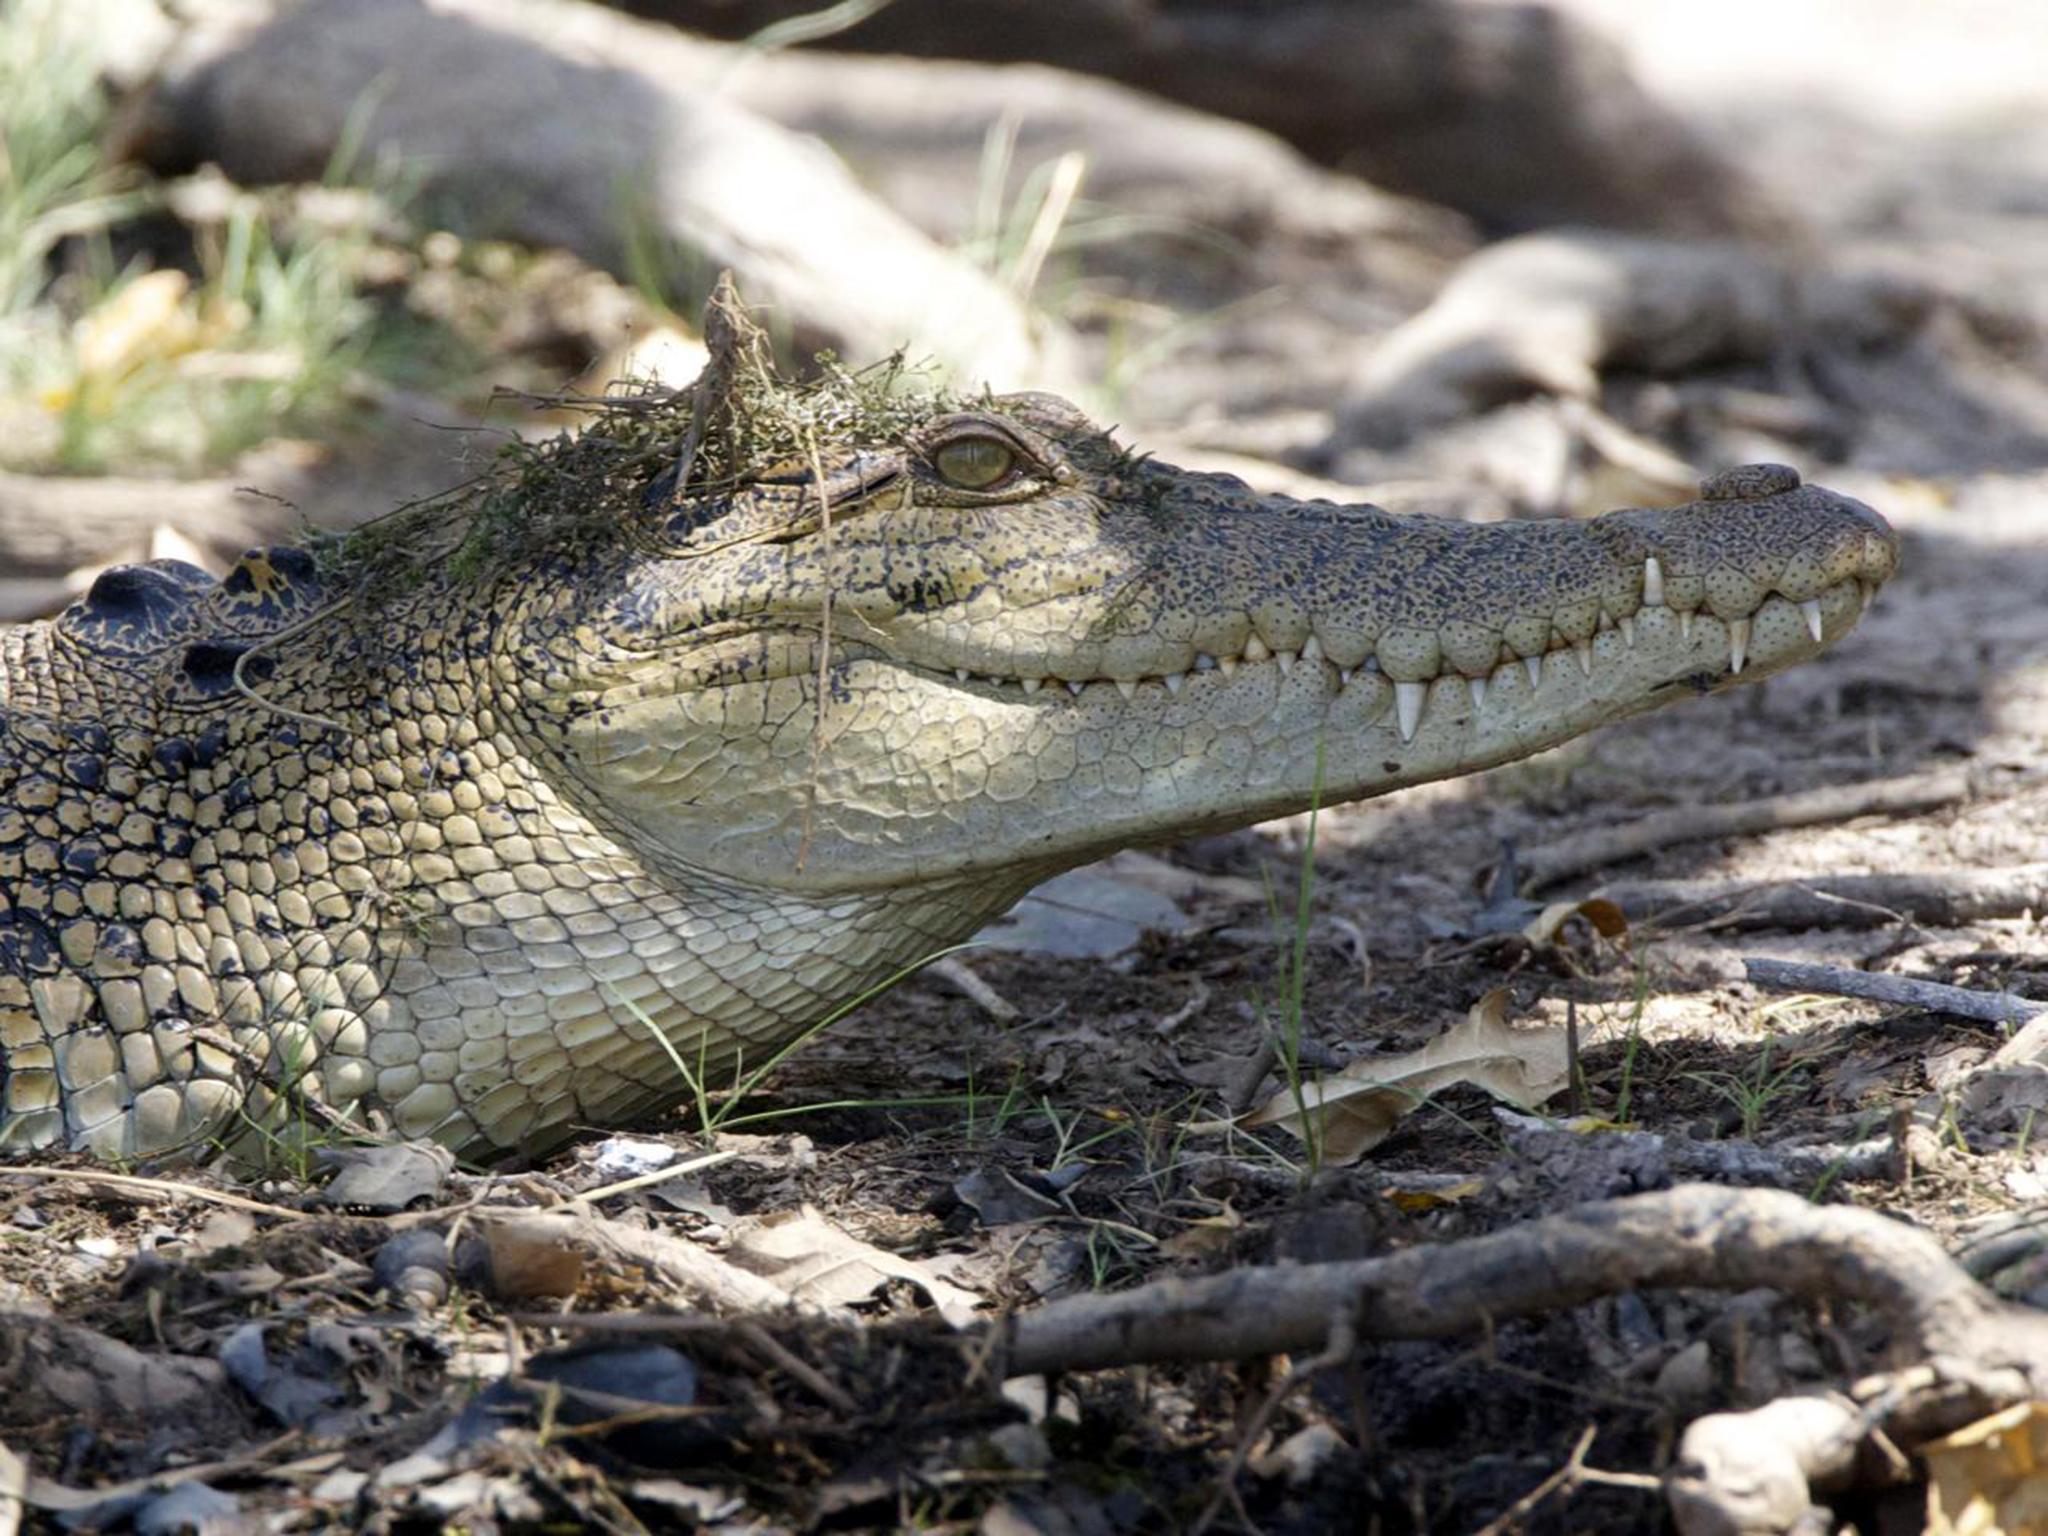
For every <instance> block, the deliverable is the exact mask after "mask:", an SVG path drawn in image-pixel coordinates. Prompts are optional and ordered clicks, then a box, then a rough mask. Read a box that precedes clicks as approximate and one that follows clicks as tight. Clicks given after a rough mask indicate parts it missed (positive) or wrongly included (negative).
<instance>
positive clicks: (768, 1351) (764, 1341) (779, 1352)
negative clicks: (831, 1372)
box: [735, 1322, 860, 1418]
mask: <svg viewBox="0 0 2048 1536" xmlns="http://www.w3.org/2000/svg"><path fill="white" fill-rule="evenodd" d="M735 1331H736V1332H737V1333H738V1334H739V1336H740V1337H741V1338H743V1339H745V1340H746V1341H747V1343H749V1344H751V1345H752V1346H753V1347H754V1349H755V1350H757V1351H758V1352H759V1353H761V1354H763V1355H765V1356H767V1357H768V1360H769V1362H770V1363H771V1364H773V1365H775V1366H777V1367H779V1368H780V1369H781V1370H782V1371H784V1372H785V1373H786V1374H788V1375H790V1376H792V1377H794V1378H795V1379H796V1380H797V1381H798V1382H800V1383H802V1385H803V1386H804V1387H806V1388H807V1389H809V1391H810V1393H811V1395H812V1396H813V1397H815V1398H817V1399H818V1400H819V1401H820V1402H823V1403H826V1404H828V1405H830V1406H831V1407H834V1408H837V1409H838V1410H839V1411H840V1412H841V1413H843V1414H845V1415H846V1416H847V1417H848V1418H856V1417H858V1416H859V1414H860V1404H859V1403H857V1402H855V1401H854V1400H853V1399H852V1398H851V1397H850V1396H848V1395H847V1393H846V1391H845V1389H844V1388H842V1387H841V1386H840V1385H839V1384H838V1383H837V1382H835V1381H833V1380H832V1379H831V1378H830V1377H828V1376H826V1375H825V1374H824V1373H823V1372H822V1371H820V1370H819V1369H818V1368H817V1367H816V1366H814V1365H812V1364H811V1363H810V1362H809V1361H808V1360H805V1359H803V1358H801V1357H800V1356H798V1355H796V1354H794V1353H792V1352H791V1351H790V1350H789V1349H787V1348H786V1347H784V1345H783V1344H782V1342H781V1341H780V1340H779V1339H777V1338H776V1337H775V1335H773V1334H772V1333H770V1332H769V1331H768V1330H767V1329H766V1328H763V1327H762V1326H761V1325H760V1324H759V1323H751V1322H742V1323H741V1324H740V1325H739V1327H738V1328H737V1329H736V1330H735Z"/></svg>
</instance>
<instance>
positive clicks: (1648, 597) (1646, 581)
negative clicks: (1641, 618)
mask: <svg viewBox="0 0 2048 1536" xmlns="http://www.w3.org/2000/svg"><path fill="white" fill-rule="evenodd" d="M1643 601H1644V602H1646V603H1661V602H1663V601H1664V567H1663V566H1661V565H1659V564H1658V563H1657V557H1656V556H1655V555H1652V556H1650V557H1649V559H1647V560H1645V561H1644V562H1643Z"/></svg>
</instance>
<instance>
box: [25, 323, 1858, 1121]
mask: <svg viewBox="0 0 2048 1536" xmlns="http://www.w3.org/2000/svg"><path fill="white" fill-rule="evenodd" d="M713 318H714V321H717V320H718V319H719V314H718V312H716V311H715V312H714V317H713ZM711 330H712V331H713V333H714V341H715V346H714V361H713V364H712V367H711V369H710V370H708V371H707V374H706V376H705V378H704V379H703V380H700V382H699V385H698V386H697V388H696V390H695V391H694V392H693V393H692V394H691V395H690V397H689V398H688V399H687V401H685V402H683V403H680V404H677V405H676V406H674V408H673V409H672V410H670V411H669V414H668V415H667V416H666V417H664V416H662V415H661V413H660V412H659V411H650V412H643V413H642V414H640V415H621V416H620V417H618V418H616V419H615V420H612V421H610V422H609V424H608V423H607V422H600V423H599V424H598V425H597V426H595V427H593V429H592V431H591V432H590V433H586V434H585V438H584V439H583V440H582V441H581V442H580V443H579V444H576V445H570V446H568V447H564V448H561V449H559V450H555V451H553V452H551V453H550V454H543V455H541V456H540V457H539V458H538V459H537V460H535V461H533V462H531V463H529V464H527V465H526V466H525V467H524V468H523V469H522V470H520V471H519V472H518V473H516V474H513V475H512V476H511V477H510V478H507V479H503V480H502V481H500V482H497V483H494V485H493V486H492V487H491V488H489V489H488V491H487V492H485V493H483V494H482V495H480V496H478V497H472V498H471V499H470V500H469V501H467V502H465V503H464V504H463V505H462V507H461V508H460V509H459V514H460V515H459V516H458V515H456V514H455V513H451V512H448V511H447V510H446V509H443V510H442V511H441V512H440V513H437V514H436V515H435V516H433V517H429V516H427V515H426V514H425V513H419V514H415V515H414V516H412V517H411V518H410V519H405V518H401V519H400V520H399V521H398V523H397V524H396V525H395V528H394V530H393V531H391V532H390V533H389V536H388V538H387V539H386V541H385V543H384V544H382V545H377V544H374V543H370V542H365V541H364V540H357V541H354V542H352V543H351V544H349V545H347V546H345V547H341V548H339V549H293V548H286V549H275V550H265V551H253V552H251V553H250V554H249V555H248V556H246V557H245V558H244V559H243V560H242V561H241V562H240V563H239V564H238V565H237V566H236V568H235V569H234V570H233V571H232V572H231V573H230V574H229V575H228V576H227V577H226V578H225V579H224V580H223V581H220V582H218V583H216V582H213V581H211V580H210V579H209V578H207V577H206V576H205V575H204V574H203V573H201V572H199V571H197V570H196V569H194V568H191V567H186V566H179V565H176V564H170V563H159V564H156V565H151V566H141V567H124V568H121V569H117V570H113V571H109V572H107V573H106V574H104V575H102V576H101V577H100V578H99V580H98V581H97V582H96V583H95V584H94V586H93V588H92V590H91V591H90V593H89V594H88V595H87V596H85V597H84V598H83V599H81V600H80V601H79V602H78V603H76V604H74V605H73V606H72V607H71V608H70V609H69V610H67V611H66V612H65V613H64V614H63V615H61V616H60V617H59V618H57V619H55V620H53V621H51V622H50V623H47V624H41V625H31V626H26V627H23V628H17V629H13V630H9V631H4V632H0V1057H4V1068H0V1074H4V1081H0V1143H4V1145H6V1146H8V1147H12V1148H17V1149H36V1148H76V1149H83V1150H88V1151H91V1152H95V1153H98V1154H101V1155H105V1156H111V1157H153V1156H161V1155H166V1154H174V1153H179V1154H189V1153H191V1152H194V1151H199V1150H204V1149H205V1148H206V1147H208V1146H210V1145H213V1144H216V1143H218V1142H220V1141H222V1140H227V1139H232V1138H233V1137H234V1136H235V1135H237V1134H238V1132H239V1131H240V1130H244V1129H246V1128H247V1127H250V1126H264V1125H275V1124H277V1123H279V1122H280V1121H284V1120H287V1119H289V1117H291V1116H292V1115H294V1114H303V1113H306V1112H307V1111H308V1110H309V1109H310V1110H316V1111H317V1112H319V1113H321V1114H324V1115H327V1116H339V1117H342V1118H346V1119H351V1120H356V1121H363V1122H366V1123H372V1124H374V1123H380V1122H381V1123H387V1124H389V1125H391V1126H393V1127H395V1128H396V1129H397V1130H399V1131H401V1132H403V1133H405V1134H408V1135H426V1136H433V1137H437V1138H439V1139H441V1140H443V1141H444V1142H447V1143H448V1144H450V1145H452V1146H455V1147H457V1148H459V1149H461V1150H464V1151H466V1152H469V1153H473V1154H476V1155H479V1156H486V1157H488V1156H496V1155H504V1154H507V1153H512V1152H532V1151H535V1150H538V1149H540V1148H543V1147H545V1146H547V1145H549V1144H551V1143H554V1142H558V1141H560V1140H561V1139H563V1138H565V1137H566V1136H568V1135H570V1134H573V1132H574V1131H575V1130H576V1129H577V1128H579V1127H582V1126H587V1125H593V1124H599V1125H601V1124H616V1123H619V1122H622V1121H626V1120H629V1119H631V1118H633V1117H636V1116H641V1115H645V1114H647V1113H649V1112H651V1111H654V1110H657V1109H659V1108H661V1107H663V1106H664V1105H667V1104H672V1103H674V1102H676V1101H678V1100H680V1099H682V1098H684V1097H685V1096H686V1089H685V1081H684V1074H683V1073H682V1072H681V1071H680V1070H679V1064H681V1065H682V1066H687V1067H688V1068H689V1069H690V1070H691V1071H703V1072H708V1073H710V1074H711V1077H712V1080H713V1082H714V1083H717V1082H719V1081H721V1080H723V1079H722V1074H726V1073H730V1072H732V1071H733V1070H734V1069H735V1063H736V1062H737V1063H740V1064H743V1065H744V1064H749V1063H757V1062H759V1061H761V1060H763V1059H764V1058H765V1057H766V1056H767V1055H768V1054H769V1053H770V1052H772V1051H773V1050H774V1049H775V1048H776V1047H777V1046H778V1045H779V1044H781V1043H784V1042H786V1041H788V1040H790V1039H791V1038H792V1037H794V1036H795V1035H797V1034H798V1033H800V1032H801V1031H803V1030H805V1029H806V1028H808V1027H810V1026H812V1025H813V1024H815V1023H816V1022H818V1021H819V1020H820V1019H823V1018H825V1017H826V1016H828V1015H830V1014H831V1013H832V1012H833V1011H834V1010H835V1009H838V1008H841V1007H842V1006H844V1005H845V1004H846V1003H848V1002H849V1001H850V1000H852V999H854V998H856V997H858V996H860V995H862V994H863V993H864V992H866V991H867V990H869V989H870V988H872V987H874V986H875V985H876V984H877V983H879V982H880V981H882V980H884V979H886V978H887V977H889V976H890V975H892V974H894V973H896V972H898V971H900V970H902V969H903V968H905V967H908V966H911V965H914V964H915V963H916V962H918V961H919V960H921V959H924V958H927V957H929V956H930V955H932V954H933V953H934V952H936V951H938V950H940V949H941V948H943V947H944V946H946V945H948V944H950V943H953V942H956V941H958V940H960V939H962V938H964V937H965V936H967V935H969V934H971V933H972V932H973V931H974V930H976V929H977V928H978V927H979V926H981V925H982V924H983V923H984V922H986V921H987V920H988V919H989V918H991V917H992V916H994V915H995V914H997V913H999V912H1001V911H1002V910H1003V909H1005V908H1006V907H1007V906H1008V905H1009V904H1010V903H1011V902H1013V901H1014V900H1015V899H1016V898H1017V897H1018V896H1019V895H1020V894H1022V893H1023V892H1024V891H1025V890H1027V889H1028V888H1029V887H1030V886H1031V885H1033V884H1034V883H1036V882H1037V881H1039V880H1041V879H1043V878H1045V877H1046V876H1048V875H1050V874H1052V873H1054V872H1057V871H1059V870H1061V869H1064V868H1068V867H1071V866H1073V865H1076V864H1079V863H1081V862H1083V861H1085V860H1088V859H1091V858H1094V857H1097V856H1099V855H1100V854H1102V853H1104V852H1105V851H1107V850H1110V849H1113V848H1116V847H1120V846H1125V845H1128V844H1131V843H1134V842H1143V841H1162V840H1166V839H1170V838H1173V837H1176V836H1182V835H1186V834H1189V833H1194V832H1198V831H1202V830H1205V829H1214V828H1221V827H1228V826H1236V825H1243V824H1246V823H1249V822H1252V821H1255V820H1258V819H1261V818H1265V817H1269V816H1273V815H1276V814H1282V813H1286V812H1289V811H1293V810H1297V809H1300V808H1302V807H1304V806H1305V805H1306V804H1308V803H1309V801H1310V800H1311V798H1313V797H1317V796H1320V798H1321V799H1322V800H1323V801H1325V802H1331V801H1336V800H1341V799H1349V798H1357V797H1362V796H1366V795H1373V794H1378V793H1382V792H1384V791H1386V790H1389V789H1393V788H1396V787H1399V786H1402V785H1407V784H1414V783H1418V782H1421V781H1424V780H1429V779H1435V778H1441V777H1445V776H1447V775H1452V774H1458V773H1465V772H1470V771H1473V770H1476V769H1480V768H1484V767H1487V766H1490V765H1492V764H1496V763H1500V762H1504V761H1507V760H1509V759H1512V758H1516V757H1520V756H1524V755H1526V754H1528V753H1530V752H1534V751H1537V750H1540V749H1542V748H1545V747H1548V746H1551V745H1553V744H1555V743H1557V742H1560V741H1563V740H1565V739H1567V738H1569V737H1571V736H1573V735H1575V734H1578V733H1579V732H1582V731H1584V730H1587V729H1589V728H1591V727H1593V726H1596V725H1599V724H1601V723H1603V722H1605V721H1609V720H1613V719H1616V718H1619V717H1622V716H1625V715H1628V714H1631V713H1633V712H1636V711H1638V710H1642V709H1646V708H1650V707H1653V706H1655V705H1657V704H1659V703H1661V702H1663V701H1665V700H1667V699H1673V698H1678V697H1683V696H1687V695H1691V694H1693V693H1695V692H1698V691H1702V690H1709V689H1714V688H1719V687H1722V686H1725V685H1728V684H1730V683H1732V682H1735V681H1737V680H1738V678H1739V679H1740V680H1743V681H1746V680H1748V679H1750V678H1752V677H1756V676H1762V675H1765V674H1767V673H1769V672H1771V671H1774V670H1777V669H1779V668H1781V667H1784V666H1787V665H1790V664H1792V663H1795V662H1797V661H1800V660H1803V659H1805V658H1806V657H1809V656H1811V655H1813V654H1814V653H1815V652H1816V651H1817V650H1818V649H1820V648H1821V646H1822V645H1823V644H1825V643H1827V642H1829V641H1832V640H1833V639H1835V638H1837V637H1838V636H1840V635H1841V634H1842V633H1844V632H1845V631H1846V630H1847V629H1848V628H1850V627H1851V626H1852V625H1853V624H1854V623H1855V621H1856V620H1857V618H1858V617H1859V616H1860V613H1861V611H1862V608H1863V605H1864V602H1865V601H1866V599H1867V597H1868V595H1869V593H1870V591H1871V590H1873V589H1874V587H1875V586H1876V585H1877V584H1878V583H1880V582H1882V581H1883V580H1884V579H1885V578H1887V577H1888V576H1889V575H1890V574H1891V573H1892V571H1893V569H1894V567H1895V564H1896V558H1897V550H1896V543H1895V541H1894V539H1893V537H1892V535H1891V533H1890V530H1889V529H1888V528H1887V527H1886V526H1885V524H1884V523H1883V521H1882V520H1881V519H1880V518H1878V517H1877V516H1876V514H1874V513H1872V512H1871V511H1869V510H1868V509H1867V508H1865V507H1863V506H1861V505H1860V504H1858V503H1856V502H1853V501H1850V500H1848V499H1847V498H1844V497H1840V496H1836V495H1833V494H1831V493H1829V492H1826V491H1822V490H1818V489H1815V488H1810V487H1802V486H1800V485H1799V484H1798V481H1797V478H1796V476H1792V475H1791V474H1790V472H1789V471H1778V470H1768V469H1765V470H1754V471H1745V472H1738V473H1737V474H1735V475H1733V476H1728V477H1723V478H1722V479H1720V480H1719V481H1717V482H1714V483H1712V484H1710V485H1709V487H1707V490H1706V497H1705V499H1703V500H1702V501H1701V502H1699V503H1696V504H1694V505H1692V506H1688V507H1682V508H1676V509H1668V510H1659V511H1628V512H1618V513H1612V514H1609V515H1608V516H1606V517H1603V518H1599V519H1595V520H1592V521H1589V522H1583V523H1571V522H1523V523H1505V524H1493V525H1466V524H1457V523H1449V522H1441V521H1435V520H1429V519H1421V518H1403V517H1395V516H1391V515H1388V514H1386V513H1383V512H1379V511H1377V510H1375V509H1372V508H1340V507H1335V506H1330V505H1327V504H1322V503H1315V504H1304V503H1295V502H1289V501H1284V500H1280V499H1276V498H1260V497H1256V496H1253V495H1252V494H1251V493H1250V492H1249V491H1248V490H1247V489H1246V488H1245V487H1244V486H1243V485H1241V484H1240V483H1238V482H1236V481H1234V480H1231V479H1228V478H1227V477H1219V476H1211V475H1199V474H1189V473H1184V472H1181V471H1178V470H1175V469H1172V468H1170V467H1167V466H1164V465H1159V464H1155V463H1152V462H1149V461H1147V460H1144V459H1142V458H1138V457H1135V456H1133V455H1131V454H1129V453H1127V452H1126V451H1124V450H1123V449H1121V448H1119V447H1118V446H1117V445H1116V444H1115V443H1114V442H1113V441H1112V440H1111V439H1110V438H1109V437H1108V436H1107V435H1106V434H1104V433H1103V432H1102V431H1101V430H1100V429H1099V428H1097V427H1095V426H1093V425H1092V424H1090V423H1089V422H1087V421H1086V420H1085V419H1084V418H1082V417H1081V415H1080V414H1079V413H1078V412H1076V411H1075V410H1074V409H1073V408H1072V407H1071V406H1068V405H1066V404H1065V403H1063V402H1060V401H1056V400H1053V399H1050V398H1049V397H1044V396H1017V397H1008V398H1002V399H983V400H981V401H977V402H971V403H966V404H962V403H960V402H949V401H944V400H940V399H936V398H933V399H923V398H920V397H915V396H904V395H901V394H897V395H892V396H890V397H889V398H888V399H887V400H883V399H881V397H880V396H877V395H874V394H873V393H872V392H870V393H868V394H861V393H860V392H859V391H858V390H856V389H854V388H853V386H852V384H850V383H848V382H847V381H846V380H845V379H844V378H841V380H840V382H839V383H838V384H837V385H833V386H830V387H828V386H826V385H820V386H817V387H816V388H814V389H812V390H811V391H810V392H808V393H806V392H802V391H798V390H795V389H794V388H792V389H790V390H789V391H788V392H787V393H785V394H781V395H778V394H776V393H774V389H772V388H770V387H769V386H768V385H767V384H765V383H764V378H765V376H764V375H763V373H762V371H761V369H760V366H759V362H758V358H759V353H758V345H757V342H756V341H755V340H754V339H753V337H752V336H751V334H750V333H749V332H748V331H747V329H746V326H745V322H744V318H743V316H742V315H741V314H740V313H739V312H738V311H737V310H736V309H731V308H728V309H727V310H726V311H725V312H723V321H722V323H721V324H714V325H713V326H712V327H711ZM736 380H739V381H741V382H739V383H736V382H735V381H736ZM746 380H752V381H753V384H752V386H751V387H752V388H753V393H752V394H747V393H745V391H744V390H743V389H742V388H741V383H744V382H745V381H746ZM774 388H780V386H775V387H774ZM835 388H836V389H838V390H839V393H838V394H834V393H833V390H834V389H835ZM848 402H853V403H852V404H849V403H848ZM778 411H779V412H781V413H782V414H781V415H780V416H779V417H775V413H776V412H778ZM770 417H775V420H774V421H773V422H770V425H777V424H778V423H779V426H778V430H779V432H780V436H777V434H776V433H775V432H766V433H763V432H762V431H760V430H759V429H760V427H761V424H762V422H763V421H766V420H768V418H770ZM619 420H624V421H627V422H629V424H630V425H632V427H633V432H634V434H636V435H634V436H633V439H632V443H633V444H637V445H638V446H632V445H631V444H629V445H627V446H624V447H621V446H617V445H614V446H612V447H609V448H607V447H606V437H605V434H606V433H607V432H608V431H611V430H612V429H613V427H615V426H616V425H617V421H619ZM748 431H753V432H754V434H755V438H759V439H760V441H761V443H765V444H767V445H768V446H766V447H759V448H758V451H756V448H757V446H758V445H756V444H755V440H754V438H749V437H748V436H747V432H748ZM678 440H683V441H684V442H685V445H686V446H685V447H684V449H683V451H682V455H681V460H682V462H681V465H680V467H678V466H677V452H676V446H675V445H676V443H677V441H678ZM650 444H651V445H657V446H659V447H660V450H661V451H659V452H656V451H653V448H651V447H650V446H649V445H650ZM778 444H779V447H777V446H776V445H778ZM792 444H796V445H799V446H798V450H797V451H795V452H793V453H792V452H789V451H788V450H789V448H790V446H791V445H792ZM771 448H774V449H775V452H774V453H771V452H770V449H771ZM777 454H779V457H778V456H776V455H777ZM543 503H545V505H543ZM373 531H374V530H373ZM394 550H396V551H397V554H396V556H395V557H394V555H393V551H394Z"/></svg>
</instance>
